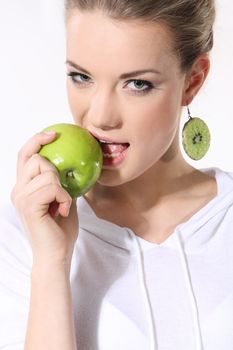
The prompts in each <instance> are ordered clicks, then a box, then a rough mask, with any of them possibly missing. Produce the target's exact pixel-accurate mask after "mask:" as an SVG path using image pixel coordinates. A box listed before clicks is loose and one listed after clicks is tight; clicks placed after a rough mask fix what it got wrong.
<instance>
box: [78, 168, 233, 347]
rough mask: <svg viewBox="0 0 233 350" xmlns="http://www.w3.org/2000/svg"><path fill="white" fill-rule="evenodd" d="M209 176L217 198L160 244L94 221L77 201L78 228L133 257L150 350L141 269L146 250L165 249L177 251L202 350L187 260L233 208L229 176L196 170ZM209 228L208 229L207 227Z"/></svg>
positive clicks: (146, 295)
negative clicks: (214, 184)
mask: <svg viewBox="0 0 233 350" xmlns="http://www.w3.org/2000/svg"><path fill="white" fill-rule="evenodd" d="M200 171H203V172H205V173H207V174H208V175H210V176H213V177H215V179H216V182H217V189H218V191H217V196H216V197H215V198H213V199H212V200H211V201H210V202H209V203H208V204H206V205H205V206H204V207H203V208H201V209H200V210H199V211H198V212H197V213H196V214H194V215H193V216H192V217H191V218H190V219H189V220H187V221H186V222H183V223H181V224H180V225H178V226H177V227H176V229H175V230H174V232H173V233H172V234H171V235H170V236H169V237H168V238H167V239H166V240H165V241H164V242H163V243H161V244H156V243H151V242H148V241H146V240H144V239H142V238H140V237H138V236H136V235H135V234H134V232H133V231H132V230H131V229H130V228H127V227H120V226H118V225H115V224H113V223H111V222H108V221H106V220H104V219H100V218H98V217H97V216H96V215H95V213H94V211H93V210H92V208H91V207H90V206H89V204H88V202H87V201H86V200H85V198H83V197H81V198H79V200H78V212H79V220H80V227H81V228H82V229H84V230H86V231H88V232H89V233H91V234H92V235H95V236H98V238H100V239H102V240H103V241H106V242H108V243H110V244H112V245H113V246H115V247H118V248H119V249H124V250H127V251H128V252H129V253H130V254H132V255H134V256H135V255H136V257H137V265H138V270H137V271H138V274H139V280H140V288H141V290H142V295H143V300H142V302H143V303H144V307H145V310H146V314H147V321H148V329H149V332H150V349H151V350H155V349H157V348H158V344H157V337H156V326H155V322H154V316H153V310H152V307H151V300H150V295H149V292H148V288H147V284H146V271H145V269H144V254H145V251H146V250H148V249H153V248H155V247H157V248H159V247H162V246H163V247H164V246H166V247H169V248H170V249H175V250H177V252H178V254H179V257H180V261H181V265H182V269H183V273H184V277H185V283H186V288H187V293H188V296H189V301H190V305H191V308H192V317H193V327H194V332H195V339H196V346H195V347H196V349H197V350H203V342H202V334H201V329H200V321H199V314H198V306H197V302H196V297H195V293H194V290H193V286H192V280H191V276H190V270H189V265H188V261H187V256H188V255H189V254H198V252H199V251H200V250H201V249H205V247H206V246H207V244H211V242H212V241H213V240H215V239H217V237H218V236H219V232H220V233H221V232H222V230H223V229H224V227H223V226H224V225H225V223H226V222H228V220H223V219H227V216H228V215H231V216H232V210H230V209H232V207H233V173H230V172H225V171H222V170H221V169H219V168H206V169H200ZM210 226H211V229H209V228H208V227H210Z"/></svg>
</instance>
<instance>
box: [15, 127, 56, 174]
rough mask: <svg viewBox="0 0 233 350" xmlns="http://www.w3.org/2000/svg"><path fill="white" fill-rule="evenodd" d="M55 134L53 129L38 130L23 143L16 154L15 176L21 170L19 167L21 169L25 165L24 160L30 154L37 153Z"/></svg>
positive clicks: (25, 160)
mask: <svg viewBox="0 0 233 350" xmlns="http://www.w3.org/2000/svg"><path fill="white" fill-rule="evenodd" d="M55 136H56V132H55V131H49V132H40V133H37V134H36V135H34V136H33V137H31V138H30V139H29V140H28V141H27V142H26V143H25V145H24V146H23V147H22V148H21V150H20V151H19V154H18V163H17V176H18V174H19V173H20V172H21V169H23V167H24V166H25V164H26V162H27V161H28V160H29V159H30V158H31V157H32V155H33V154H35V153H38V152H39V150H40V149H41V146H43V145H46V144H47V143H50V142H52V141H53V140H54V139H55Z"/></svg>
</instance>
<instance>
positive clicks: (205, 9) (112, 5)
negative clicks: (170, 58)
mask: <svg viewBox="0 0 233 350" xmlns="http://www.w3.org/2000/svg"><path fill="white" fill-rule="evenodd" d="M75 8H76V9H79V10H80V11H93V10H97V9H98V10H102V11H104V12H105V13H106V14H107V15H108V16H109V17H111V18H112V19H116V20H130V19H135V20H136V19H140V20H146V21H152V22H160V23H161V24H164V25H166V26H167V28H169V29H170V32H171V33H172V35H173V38H174V51H175V53H176V54H177V56H178V57H179V60H180V67H181V70H182V71H187V70H188V69H189V68H191V66H192V65H193V63H194V62H195V60H196V59H197V58H198V57H199V55H201V54H203V53H208V52H209V51H210V50H211V49H212V47H213V24H214V20H215V3H214V0H65V15H66V20H68V18H69V15H71V13H72V11H71V10H72V9H75Z"/></svg>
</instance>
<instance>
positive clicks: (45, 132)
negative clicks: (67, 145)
mask: <svg viewBox="0 0 233 350" xmlns="http://www.w3.org/2000/svg"><path fill="white" fill-rule="evenodd" d="M44 134H45V135H47V136H51V135H55V134H56V131H54V130H50V131H44Z"/></svg>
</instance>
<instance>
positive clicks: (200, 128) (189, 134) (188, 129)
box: [182, 107, 210, 160]
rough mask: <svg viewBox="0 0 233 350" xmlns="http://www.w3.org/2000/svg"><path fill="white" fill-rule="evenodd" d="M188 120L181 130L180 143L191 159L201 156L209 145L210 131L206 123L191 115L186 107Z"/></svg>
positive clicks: (197, 158) (198, 158)
mask: <svg viewBox="0 0 233 350" xmlns="http://www.w3.org/2000/svg"><path fill="white" fill-rule="evenodd" d="M187 111H188V117H189V120H188V121H187V122H186V123H185V124H184V127H183V130H182V144H183V147H184V151H185V153H186V154H187V155H188V156H189V157H190V158H191V159H193V160H200V159H201V158H203V157H204V156H205V155H206V153H207V151H208V149H209V147H210V131H209V128H208V126H207V124H206V123H205V122H204V121H203V120H202V119H200V118H196V117H195V118H193V117H191V113H190V110H189V107H187Z"/></svg>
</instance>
